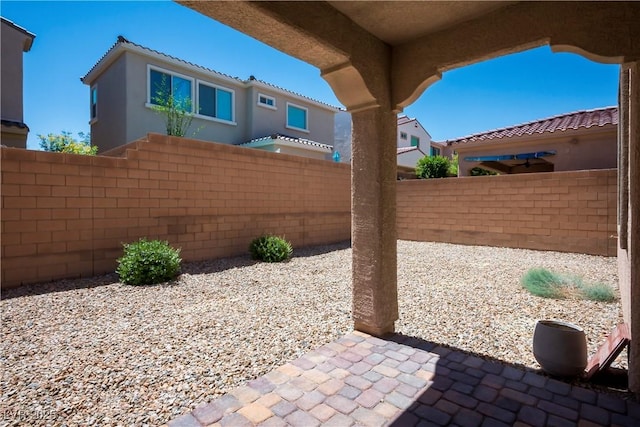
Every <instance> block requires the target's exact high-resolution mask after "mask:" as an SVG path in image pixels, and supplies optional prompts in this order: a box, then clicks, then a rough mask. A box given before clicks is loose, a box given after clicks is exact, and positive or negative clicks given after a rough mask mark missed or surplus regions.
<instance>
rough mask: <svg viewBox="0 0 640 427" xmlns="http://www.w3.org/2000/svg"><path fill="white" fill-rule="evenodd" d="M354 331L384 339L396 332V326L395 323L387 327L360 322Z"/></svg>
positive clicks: (356, 324) (354, 327)
mask: <svg viewBox="0 0 640 427" xmlns="http://www.w3.org/2000/svg"><path fill="white" fill-rule="evenodd" d="M353 329H355V330H356V331H360V332H364V333H365V334H369V335H373V336H374V337H383V336H385V335H389V334H392V333H394V332H395V324H394V322H391V323H389V324H388V325H385V326H372V325H366V324H363V323H360V322H355V325H354V326H353Z"/></svg>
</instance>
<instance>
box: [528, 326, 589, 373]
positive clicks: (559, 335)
mask: <svg viewBox="0 0 640 427" xmlns="http://www.w3.org/2000/svg"><path fill="white" fill-rule="evenodd" d="M533 355H534V356H535V358H536V360H537V361H538V363H539V364H540V366H541V367H542V369H543V370H544V371H545V372H547V373H549V374H551V375H557V376H561V377H573V376H577V375H580V374H582V373H583V372H584V369H585V368H586V366H587V338H586V336H585V333H584V331H583V330H582V328H580V327H579V326H576V325H573V324H571V323H567V322H561V321H557V320H539V321H538V322H537V323H536V327H535V331H534V332H533Z"/></svg>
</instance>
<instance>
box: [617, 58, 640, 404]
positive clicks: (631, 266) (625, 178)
mask: <svg viewBox="0 0 640 427" xmlns="http://www.w3.org/2000/svg"><path fill="white" fill-rule="evenodd" d="M639 74H640V62H632V63H626V64H623V65H622V67H621V71H620V98H619V114H620V117H619V134H620V141H619V143H618V144H619V150H620V152H619V161H620V164H619V165H618V174H619V180H618V184H619V185H620V186H621V188H620V189H619V195H620V196H619V198H618V210H619V212H618V214H619V215H618V218H619V223H618V230H619V231H620V234H619V236H618V238H619V239H620V242H619V245H618V268H619V283H620V294H621V298H622V308H623V314H624V320H625V322H627V323H628V324H629V327H630V328H631V337H632V339H631V344H630V345H629V389H630V390H631V391H633V392H635V393H640V119H639V116H640V75H639ZM625 225H626V227H625Z"/></svg>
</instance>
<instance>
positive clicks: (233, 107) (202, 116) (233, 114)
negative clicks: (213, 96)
mask: <svg viewBox="0 0 640 427" xmlns="http://www.w3.org/2000/svg"><path fill="white" fill-rule="evenodd" d="M201 84H202V85H205V86H209V87H211V88H214V89H221V90H224V91H226V92H231V120H225V119H219V118H217V117H211V116H207V115H205V114H200V113H199V112H198V111H200V85H201ZM196 98H197V99H196V102H195V104H196V105H197V106H198V109H197V110H196V113H194V117H197V118H199V119H202V120H209V121H211V122H217V123H224V124H227V125H234V126H235V125H237V124H238V123H237V122H236V91H235V90H233V89H231V88H228V87H226V86H221V85H218V84H215V83H211V82H208V81H205V80H200V79H197V80H196Z"/></svg>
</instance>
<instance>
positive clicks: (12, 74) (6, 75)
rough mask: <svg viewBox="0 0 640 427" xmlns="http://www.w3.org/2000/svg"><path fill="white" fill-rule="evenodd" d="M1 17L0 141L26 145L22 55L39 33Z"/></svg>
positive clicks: (18, 145)
mask: <svg viewBox="0 0 640 427" xmlns="http://www.w3.org/2000/svg"><path fill="white" fill-rule="evenodd" d="M0 20H1V21H2V23H1V25H2V29H1V30H0V31H1V32H0V36H1V37H0V44H1V45H2V47H1V49H2V50H1V53H2V56H1V57H2V73H0V76H1V79H0V80H1V92H0V93H1V96H0V98H2V104H1V106H0V114H1V115H2V118H1V119H2V133H1V134H0V143H2V145H6V146H8V147H18V148H26V147H27V134H28V133H29V127H28V126H27V125H26V124H25V123H24V106H23V92H22V91H23V67H22V64H23V61H22V55H23V54H24V52H29V50H31V46H32V45H33V39H35V37H36V36H35V35H34V34H32V33H30V32H29V31H27V30H25V29H24V28H22V27H20V26H18V25H16V24H15V23H13V22H12V21H9V20H8V19H5V18H3V17H0Z"/></svg>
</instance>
